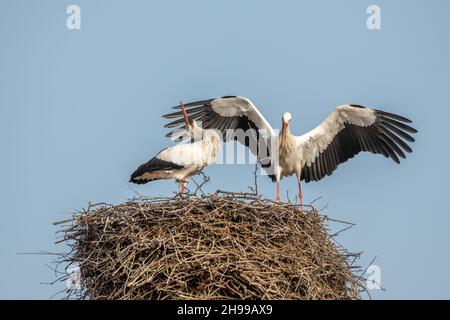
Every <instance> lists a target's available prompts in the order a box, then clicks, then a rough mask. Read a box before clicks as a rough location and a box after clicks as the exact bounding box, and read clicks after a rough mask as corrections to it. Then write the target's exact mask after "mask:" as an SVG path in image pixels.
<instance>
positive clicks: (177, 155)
mask: <svg viewBox="0 0 450 320" xmlns="http://www.w3.org/2000/svg"><path fill="white" fill-rule="evenodd" d="M180 107H181V109H182V110H183V120H184V122H185V127H186V128H187V130H186V131H187V133H188V136H189V143H180V144H177V145H175V146H173V147H170V148H167V149H164V150H162V151H161V152H159V153H158V154H157V155H156V156H154V157H153V158H152V159H151V160H150V161H148V162H147V163H144V164H143V165H141V166H139V168H137V170H136V171H135V172H134V173H133V174H132V175H131V179H130V182H133V183H136V184H144V183H147V182H149V181H154V180H159V179H175V180H176V181H177V182H178V183H179V184H180V197H183V193H184V189H185V187H186V184H187V183H188V181H189V178H190V177H191V176H194V175H196V174H198V173H199V172H201V171H202V170H203V168H204V167H205V166H207V165H208V164H211V163H213V162H215V160H216V157H217V155H218V153H219V152H220V146H221V137H220V136H219V135H218V133H217V132H216V131H215V130H204V129H202V128H200V127H199V126H198V125H197V122H196V121H195V120H193V119H188V117H187V113H186V112H185V111H184V107H183V104H182V103H180ZM183 131H184V130H183ZM184 132H185V131H184ZM185 133H186V132H185Z"/></svg>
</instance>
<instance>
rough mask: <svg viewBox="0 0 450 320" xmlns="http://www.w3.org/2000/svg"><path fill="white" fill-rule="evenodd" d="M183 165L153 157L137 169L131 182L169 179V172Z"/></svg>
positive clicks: (141, 182) (139, 182) (140, 182)
mask: <svg viewBox="0 0 450 320" xmlns="http://www.w3.org/2000/svg"><path fill="white" fill-rule="evenodd" d="M182 168H183V166H180V165H177V164H175V163H173V162H170V161H165V160H161V159H159V158H157V157H154V158H152V159H151V160H150V161H148V162H147V163H144V164H142V165H140V166H139V168H137V169H136V171H135V172H133V174H132V175H131V178H130V182H133V183H136V184H144V183H147V182H149V181H154V180H159V179H167V178H168V177H167V172H168V171H170V170H178V169H182Z"/></svg>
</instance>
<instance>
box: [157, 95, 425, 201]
mask: <svg viewBox="0 0 450 320" xmlns="http://www.w3.org/2000/svg"><path fill="white" fill-rule="evenodd" d="M186 111H187V113H188V114H189V118H190V119H195V120H196V121H200V122H201V126H202V128H204V129H216V130H219V131H220V132H221V133H222V138H223V140H225V141H228V140H229V139H230V136H232V133H230V132H232V130H239V129H242V130H247V129H256V130H263V131H264V134H256V135H255V134H252V135H250V136H246V137H245V140H241V141H240V142H241V143H243V144H245V145H247V146H248V145H253V146H255V145H258V146H259V148H256V149H255V148H252V152H253V153H254V154H257V155H258V156H259V155H260V152H261V151H263V150H264V151H266V148H267V152H268V157H260V158H262V159H269V160H270V161H269V162H265V163H263V167H266V168H270V169H271V171H270V172H269V175H270V177H271V178H272V179H273V180H274V181H276V182H277V200H279V181H280V179H281V177H283V176H290V175H292V174H296V176H297V178H298V182H299V193H300V200H301V199H302V193H301V186H300V181H301V180H304V181H305V182H310V181H318V180H321V179H322V178H324V177H325V176H328V175H331V174H332V173H333V171H334V170H335V169H336V168H337V167H338V165H339V164H341V163H343V162H346V161H347V160H348V159H350V158H353V157H354V156H355V155H356V154H358V153H359V152H361V151H369V152H372V153H374V154H381V155H383V156H385V157H388V158H391V159H392V160H393V161H395V162H396V163H399V162H400V158H405V152H407V153H409V152H412V150H411V148H410V146H409V145H408V144H407V142H413V141H414V138H413V137H412V136H411V135H410V134H412V133H416V132H417V130H416V129H414V128H412V127H411V126H409V125H408V124H409V123H411V121H410V120H409V119H407V118H405V117H402V116H399V115H396V114H393V113H388V112H384V111H381V110H376V109H370V108H365V107H362V106H359V105H341V106H338V107H336V108H335V109H334V110H333V111H332V112H331V114H330V115H329V116H328V117H327V118H326V119H325V120H324V121H323V122H322V123H321V124H319V125H318V126H317V127H316V128H314V129H313V130H311V131H309V132H307V133H305V134H303V135H301V136H294V135H292V134H291V133H290V128H289V123H290V121H291V114H290V113H285V114H283V117H282V129H281V132H280V134H279V135H276V134H275V131H274V130H273V128H272V127H271V126H270V124H269V123H268V122H267V120H266V119H265V118H264V117H263V115H262V114H261V113H260V112H259V110H258V109H257V108H256V107H255V105H254V104H253V103H252V102H251V101H250V100H249V99H247V98H245V97H238V96H227V97H222V98H216V99H209V100H203V101H198V102H193V103H189V104H186ZM181 115H182V113H181V112H174V113H171V114H167V115H165V116H164V117H166V118H169V119H173V118H175V119H176V118H178V117H180V116H181ZM181 123H182V121H181V119H176V120H175V121H172V122H170V123H168V124H167V125H166V127H170V128H171V127H176V126H179V125H180V124H181ZM169 134H171V133H169ZM251 139H254V140H256V141H253V142H254V143H251ZM237 140H238V141H239V139H237ZM261 140H263V142H264V143H262V144H261ZM261 145H263V146H264V148H261V147H260V146H261Z"/></svg>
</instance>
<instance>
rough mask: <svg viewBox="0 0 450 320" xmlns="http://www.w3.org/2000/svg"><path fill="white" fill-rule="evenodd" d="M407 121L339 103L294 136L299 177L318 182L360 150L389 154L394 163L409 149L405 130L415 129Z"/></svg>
mask: <svg viewBox="0 0 450 320" xmlns="http://www.w3.org/2000/svg"><path fill="white" fill-rule="evenodd" d="M407 123H411V120H409V119H406V118H404V117H402V116H399V115H396V114H393V113H388V112H384V111H381V110H375V109H369V108H365V107H362V106H358V105H343V106H338V107H336V109H335V110H334V111H333V112H332V113H331V114H330V115H329V116H328V117H327V118H326V119H325V120H324V121H323V122H322V123H321V124H320V125H318V126H317V127H316V128H315V129H313V130H311V131H310V132H308V133H306V134H304V135H302V136H299V137H296V144H297V148H298V152H301V153H302V159H303V162H302V172H301V178H302V180H305V182H310V181H318V180H320V179H322V178H323V177H325V176H327V175H331V174H332V173H333V171H334V170H335V169H336V168H337V166H338V165H339V164H340V163H343V162H345V161H347V160H348V159H350V158H353V157H354V156H355V155H356V154H358V153H359V152H361V151H370V152H372V153H375V154H381V155H383V156H385V157H389V158H391V159H392V160H394V161H395V162H396V163H400V160H399V157H400V158H405V153H404V152H403V151H405V152H412V150H411V148H410V147H409V145H408V144H407V143H406V142H405V141H409V142H413V141H414V138H413V137H411V135H409V133H416V132H417V130H416V129H414V128H412V127H410V126H409V125H407Z"/></svg>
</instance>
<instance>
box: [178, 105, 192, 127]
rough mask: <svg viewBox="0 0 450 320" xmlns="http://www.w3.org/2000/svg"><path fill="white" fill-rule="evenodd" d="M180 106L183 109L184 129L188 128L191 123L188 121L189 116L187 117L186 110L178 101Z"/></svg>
mask: <svg viewBox="0 0 450 320" xmlns="http://www.w3.org/2000/svg"><path fill="white" fill-rule="evenodd" d="M180 108H181V111H183V118H184V123H186V129H187V130H189V128H190V127H191V124H190V122H189V117H188V114H187V112H186V110H185V109H184V104H183V102H182V101H180Z"/></svg>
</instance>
